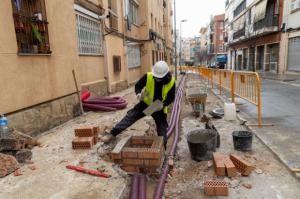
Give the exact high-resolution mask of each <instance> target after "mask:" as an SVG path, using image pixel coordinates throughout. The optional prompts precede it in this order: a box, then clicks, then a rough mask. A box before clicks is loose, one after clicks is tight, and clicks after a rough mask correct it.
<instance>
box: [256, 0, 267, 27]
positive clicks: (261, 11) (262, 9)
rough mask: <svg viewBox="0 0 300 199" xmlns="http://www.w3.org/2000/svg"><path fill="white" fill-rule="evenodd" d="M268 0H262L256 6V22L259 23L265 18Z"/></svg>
mask: <svg viewBox="0 0 300 199" xmlns="http://www.w3.org/2000/svg"><path fill="white" fill-rule="evenodd" d="M267 3H268V0H262V1H261V2H259V3H258V4H256V6H255V16H254V22H258V21H260V20H262V19H264V18H265V16H266V10H267Z"/></svg>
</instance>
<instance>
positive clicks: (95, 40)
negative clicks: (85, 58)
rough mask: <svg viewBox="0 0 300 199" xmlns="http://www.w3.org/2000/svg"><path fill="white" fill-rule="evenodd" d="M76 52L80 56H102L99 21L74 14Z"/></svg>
mask: <svg viewBox="0 0 300 199" xmlns="http://www.w3.org/2000/svg"><path fill="white" fill-rule="evenodd" d="M76 23H77V35H78V51H79V54H81V55H102V54H103V40H102V39H103V38H102V33H101V24H100V21H99V20H97V19H94V18H92V17H89V16H86V15H84V14H81V13H78V12H77V13H76Z"/></svg>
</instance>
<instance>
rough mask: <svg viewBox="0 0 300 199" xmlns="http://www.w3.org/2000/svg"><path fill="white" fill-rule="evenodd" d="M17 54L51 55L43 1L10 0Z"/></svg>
mask: <svg viewBox="0 0 300 199" xmlns="http://www.w3.org/2000/svg"><path fill="white" fill-rule="evenodd" d="M11 2H12V7H13V18H14V25H15V32H16V38H17V45H18V53H28V54H47V53H51V51H50V45H49V35H48V22H47V17H46V7H45V1H44V0H34V1H28V0H12V1H11Z"/></svg>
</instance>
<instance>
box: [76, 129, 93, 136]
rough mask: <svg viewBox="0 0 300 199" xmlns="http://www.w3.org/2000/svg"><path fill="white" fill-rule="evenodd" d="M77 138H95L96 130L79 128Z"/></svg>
mask: <svg viewBox="0 0 300 199" xmlns="http://www.w3.org/2000/svg"><path fill="white" fill-rule="evenodd" d="M75 136H76V137H93V136H94V129H93V127H81V128H77V129H75Z"/></svg>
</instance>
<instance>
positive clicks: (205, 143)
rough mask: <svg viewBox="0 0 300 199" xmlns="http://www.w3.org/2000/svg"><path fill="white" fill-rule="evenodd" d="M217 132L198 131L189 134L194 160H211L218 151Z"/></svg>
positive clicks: (188, 139) (208, 130)
mask: <svg viewBox="0 0 300 199" xmlns="http://www.w3.org/2000/svg"><path fill="white" fill-rule="evenodd" d="M216 140H217V131H215V130H213V129H198V130H194V131H191V132H189V133H188V135H187V141H188V145H189V150H190V153H191V157H192V159H193V160H196V161H202V160H211V159H212V153H213V152H214V151H216V147H217V146H216V145H217V142H216Z"/></svg>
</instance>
